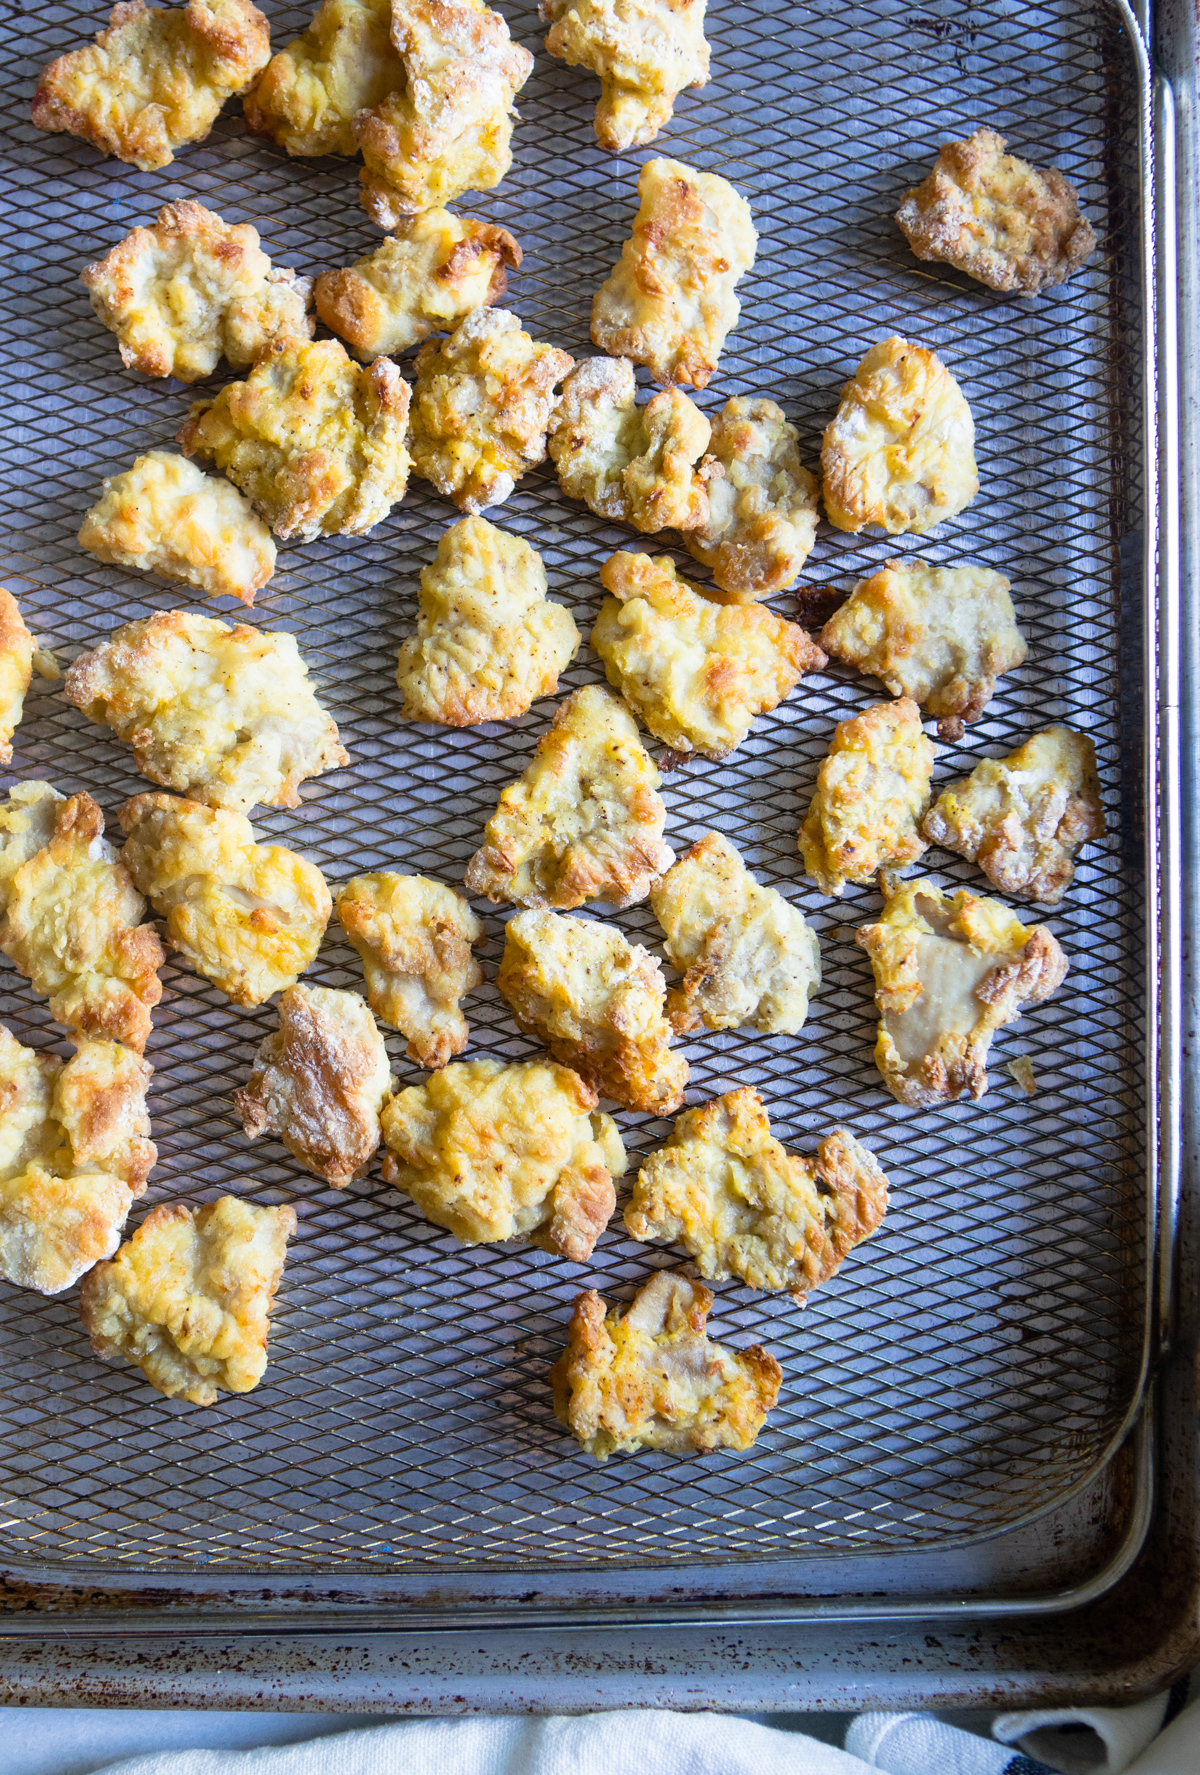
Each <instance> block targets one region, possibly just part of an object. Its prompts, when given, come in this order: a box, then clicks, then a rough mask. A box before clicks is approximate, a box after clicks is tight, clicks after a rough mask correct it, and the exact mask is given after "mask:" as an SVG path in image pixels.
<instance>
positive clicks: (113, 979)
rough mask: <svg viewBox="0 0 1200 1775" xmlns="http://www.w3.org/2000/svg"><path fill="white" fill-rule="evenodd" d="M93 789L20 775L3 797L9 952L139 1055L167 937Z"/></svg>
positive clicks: (2, 875)
mask: <svg viewBox="0 0 1200 1775" xmlns="http://www.w3.org/2000/svg"><path fill="white" fill-rule="evenodd" d="M145 910H146V903H145V901H144V900H143V899H142V897H141V895H140V894H138V893H137V892H136V891H135V889H134V885H133V882H132V880H131V879H130V874H129V871H128V869H126V868H125V866H124V865H123V864H122V863H121V862H119V861H118V859H117V853H116V851H115V850H114V848H113V846H112V845H111V844H109V842H108V841H107V839H106V838H105V837H104V815H103V814H102V813H101V812H100V809H99V808H98V807H97V806H96V803H95V802H94V801H93V800H92V798H91V796H90V795H72V796H71V798H70V800H67V799H66V798H65V797H63V796H62V795H60V794H59V793H58V791H57V790H56V789H53V788H51V786H50V784H49V783H39V782H32V783H17V784H16V785H15V786H14V787H13V788H12V789H11V790H10V791H9V796H8V800H7V802H5V803H3V804H2V805H0V912H2V913H3V918H2V919H0V950H3V952H4V954H5V955H7V956H8V957H9V959H10V961H12V962H13V963H15V965H16V968H17V971H18V972H19V973H21V974H24V976H25V978H26V979H27V980H31V981H32V982H33V987H34V991H35V992H40V993H42V994H44V995H45V997H47V998H48V999H49V1000H50V1011H51V1015H52V1016H54V1017H55V1018H56V1019H57V1020H58V1022H59V1023H61V1024H63V1025H64V1026H65V1027H66V1028H67V1029H69V1030H71V1031H72V1032H73V1033H74V1034H75V1035H77V1036H80V1037H104V1038H106V1039H109V1040H111V1041H115V1042H123V1043H124V1044H125V1046H126V1047H128V1048H132V1049H133V1050H134V1051H135V1053H138V1054H140V1053H141V1052H142V1050H143V1048H144V1047H145V1046H146V1037H147V1036H148V1035H149V1033H150V1012H151V1009H152V1008H153V1006H155V1005H156V1004H157V1003H158V1001H159V999H160V998H161V997H162V983H161V981H160V980H159V978H158V970H159V968H161V967H162V965H163V960H164V957H163V949H162V944H161V943H160V942H159V940H158V935H157V933H156V931H155V929H154V926H153V925H149V924H140V923H139V922H138V921H139V920H140V919H141V916H142V914H143V912H144V911H145Z"/></svg>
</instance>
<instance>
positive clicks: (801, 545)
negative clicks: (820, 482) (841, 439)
mask: <svg viewBox="0 0 1200 1775" xmlns="http://www.w3.org/2000/svg"><path fill="white" fill-rule="evenodd" d="M798 435H799V434H798V432H797V431H796V428H795V426H794V425H789V424H788V422H787V419H786V418H785V417H784V413H783V409H782V408H781V407H777V406H776V404H775V402H774V401H766V400H748V399H746V398H745V397H743V396H739V397H738V398H736V399H734V400H732V401H726V403H725V405H724V406H723V407H722V408H721V411H720V412H719V413H718V414H717V416H716V418H715V419H714V420H713V424H712V437H711V439H710V440H709V445H708V448H709V452H710V454H711V456H712V458H713V461H714V463H715V464H716V465H717V466H718V467H719V468H720V469H721V471H722V472H721V474H720V475H714V476H713V477H712V478H711V479H710V480H709V482H708V500H709V514H708V518H707V520H705V521H703V522H702V523H700V524H698V525H695V526H691V525H688V524H681V525H680V526H679V528H680V529H681V530H683V532H684V538H683V540H684V542H685V543H686V544H687V549H688V553H689V554H691V555H694V556H695V558H696V560H697V561H703V562H704V563H705V565H706V566H708V567H711V568H712V571H713V578H714V579H715V580H716V582H717V585H718V587H719V588H720V591H721V592H722V593H724V596H725V600H726V601H728V602H729V603H732V604H749V603H752V602H754V600H756V599H758V598H769V597H770V596H771V594H772V593H773V592H779V591H782V590H783V589H784V587H785V586H790V585H793V584H794V583H795V581H796V576H797V575H798V573H799V572H800V569H801V568H802V567H803V565H804V563H805V561H807V559H808V557H809V555H810V554H811V552H812V546H813V542H814V541H815V539H816V534H817V482H816V477H815V476H813V475H810V474H809V472H808V470H807V469H806V468H805V467H804V466H803V465H802V463H801V461H800V455H799V452H798V450H797V448H796V439H797V437H798Z"/></svg>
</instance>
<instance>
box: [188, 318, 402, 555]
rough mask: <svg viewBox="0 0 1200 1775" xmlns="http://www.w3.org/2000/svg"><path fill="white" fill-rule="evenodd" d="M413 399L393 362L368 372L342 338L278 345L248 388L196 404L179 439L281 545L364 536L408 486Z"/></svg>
mask: <svg viewBox="0 0 1200 1775" xmlns="http://www.w3.org/2000/svg"><path fill="white" fill-rule="evenodd" d="M410 393H411V391H410V389H409V386H408V383H407V382H406V381H405V380H404V378H403V376H401V374H400V372H399V370H398V369H397V368H396V366H395V364H394V363H393V362H392V361H391V359H390V358H386V357H380V358H376V360H375V362H374V363H373V364H372V365H371V367H370V368H369V369H366V370H362V369H360V368H359V367H358V365H357V364H355V363H353V362H352V361H351V359H350V358H349V356H348V355H347V353H346V348H345V346H344V345H343V344H342V343H341V341H340V340H339V339H319V340H309V341H307V342H303V341H295V340H290V339H288V340H276V342H275V343H274V344H273V345H271V346H269V347H268V349H267V351H266V352H265V354H264V355H263V356H262V357H261V358H260V359H259V361H258V362H257V363H256V364H255V366H254V368H253V369H252V370H251V372H250V374H249V376H248V377H247V378H246V380H245V382H230V383H227V384H226V386H225V387H224V388H223V389H222V390H221V392H220V394H219V395H218V396H217V397H216V399H215V400H212V401H197V402H196V404H195V405H194V406H193V408H192V411H191V417H190V418H189V419H188V420H187V421H186V423H185V424H184V425H183V426H181V427H180V430H179V435H178V439H177V442H178V444H179V447H180V449H181V450H182V451H183V453H184V455H185V456H199V457H201V458H202V459H203V460H205V461H208V462H215V463H216V465H217V467H218V468H219V469H220V470H221V471H222V473H223V474H227V475H228V476H229V479H230V480H231V481H232V482H233V483H234V485H235V486H237V487H240V488H241V489H242V492H243V493H245V494H247V495H248V497H249V498H250V500H251V501H252V502H253V504H254V507H255V509H256V510H257V511H258V512H259V513H260V514H261V515H262V516H263V517H264V518H265V519H266V520H267V522H268V524H270V526H271V528H272V530H273V531H274V532H275V534H276V536H278V537H281V538H282V539H283V540H284V541H286V540H287V539H288V537H291V536H297V537H299V538H300V539H301V541H304V542H311V541H312V539H313V537H314V536H362V535H364V534H365V533H366V532H367V531H368V530H371V529H373V528H374V526H375V525H376V524H378V523H379V522H380V520H381V519H383V518H386V517H387V515H388V513H389V512H390V511H391V509H392V507H393V505H395V504H396V502H397V501H398V500H400V499H403V497H404V490H405V488H406V487H407V486H408V470H409V466H410V459H409V454H408V449H407V447H406V439H407V435H408V406H409V396H410Z"/></svg>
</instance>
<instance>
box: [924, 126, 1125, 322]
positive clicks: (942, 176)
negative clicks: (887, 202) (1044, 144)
mask: <svg viewBox="0 0 1200 1775" xmlns="http://www.w3.org/2000/svg"><path fill="white" fill-rule="evenodd" d="M1004 147H1005V142H1004V137H1003V136H1001V135H997V133H996V131H995V130H994V129H986V128H984V129H977V130H976V131H975V133H974V135H970V136H968V137H967V139H966V140H965V141H963V142H947V143H945V144H944V146H943V147H942V148H941V149H940V150H939V153H938V157H937V159H936V160H935V161H934V163H933V171H932V172H931V173H930V174H929V175H928V177H927V178H926V179H924V180H923V181H922V183H921V184H920V185H918V186H917V187H916V189H915V190H913V191H906V192H905V194H904V201H903V203H902V204H901V205H900V208H899V209H898V210H897V211H896V220H897V222H898V223H899V224H900V227H901V230H902V231H903V233H904V235H905V237H906V238H907V240H908V244H909V246H910V247H911V248H912V250H913V252H914V253H915V254H916V256H917V258H918V259H940V260H942V261H944V263H946V264H947V265H954V266H956V267H957V268H958V270H959V271H965V272H966V273H967V274H968V276H970V277H975V278H978V280H979V282H980V283H984V284H987V285H988V286H989V287H990V288H991V289H993V290H1015V291H1016V292H1017V293H1018V294H1019V295H1022V296H1036V295H1037V293H1038V291H1039V290H1043V289H1049V288H1050V287H1051V286H1052V285H1054V284H1060V283H1063V282H1065V280H1066V279H1067V278H1068V277H1070V275H1071V273H1072V272H1073V271H1078V270H1079V268H1080V266H1081V265H1082V264H1083V262H1084V260H1085V259H1087V258H1089V257H1090V255H1091V254H1092V253H1093V252H1094V251H1095V249H1096V236H1095V234H1094V233H1093V231H1092V227H1091V224H1090V223H1089V222H1088V221H1087V220H1086V219H1085V218H1084V216H1083V215H1082V214H1081V213H1080V209H1079V200H1078V198H1077V197H1076V195H1075V189H1074V187H1073V186H1072V185H1068V183H1067V181H1066V180H1065V179H1064V178H1063V176H1062V174H1061V173H1060V172H1059V171H1058V169H1057V168H1056V167H1052V166H1051V167H1047V168H1046V170H1045V171H1044V172H1040V171H1039V170H1038V168H1037V167H1034V166H1030V164H1029V162H1028V161H1027V160H1018V159H1017V157H1016V155H1015V154H1006V153H1005V152H1004Z"/></svg>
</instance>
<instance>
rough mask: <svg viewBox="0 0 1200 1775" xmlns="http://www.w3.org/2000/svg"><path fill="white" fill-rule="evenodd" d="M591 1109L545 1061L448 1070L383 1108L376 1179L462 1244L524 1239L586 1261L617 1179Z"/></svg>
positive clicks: (604, 1122) (618, 1161) (614, 1154)
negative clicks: (383, 1148) (383, 1145)
mask: <svg viewBox="0 0 1200 1775" xmlns="http://www.w3.org/2000/svg"><path fill="white" fill-rule="evenodd" d="M597 1101H598V1100H597V1097H596V1093H595V1091H593V1090H592V1088H591V1086H590V1085H587V1084H585V1083H584V1081H583V1080H582V1079H581V1078H580V1077H579V1074H578V1073H575V1072H572V1071H570V1070H569V1068H567V1067H565V1066H558V1065H555V1064H554V1063H553V1062H551V1061H548V1060H526V1061H523V1062H521V1063H520V1064H517V1065H511V1066H505V1065H504V1064H503V1063H502V1062H501V1061H499V1060H466V1061H462V1060H459V1061H455V1062H454V1063H453V1064H452V1065H450V1066H447V1067H446V1068H445V1069H444V1071H442V1072H436V1073H434V1074H433V1076H432V1077H431V1078H430V1079H429V1081H428V1083H427V1084H424V1085H412V1086H410V1087H409V1089H408V1090H407V1091H398V1092H397V1093H396V1095H395V1096H394V1097H393V1098H391V1099H390V1101H389V1102H388V1103H387V1104H385V1106H384V1111H383V1138H384V1140H385V1141H386V1142H387V1146H388V1156H387V1157H385V1159H384V1161H383V1174H384V1177H385V1178H386V1179H387V1181H388V1182H389V1183H394V1184H395V1185H396V1188H397V1189H398V1190H400V1191H401V1193H402V1194H404V1195H406V1196H409V1197H410V1198H411V1199H412V1200H413V1201H414V1202H415V1203H416V1205H417V1207H418V1208H419V1209H420V1210H421V1212H422V1214H424V1215H425V1217H426V1219H427V1220H432V1221H433V1222H434V1224H435V1225H436V1226H443V1227H446V1228H448V1230H449V1231H450V1232H452V1233H453V1234H454V1236H455V1238H456V1239H458V1240H459V1241H460V1242H461V1243H462V1244H464V1245H490V1244H494V1243H495V1242H497V1241H499V1240H505V1239H515V1238H521V1237H523V1238H525V1239H527V1240H528V1241H529V1242H530V1243H531V1244H534V1245H540V1246H542V1247H543V1249H544V1250H546V1251H553V1252H556V1253H557V1254H558V1255H559V1256H560V1257H566V1258H569V1259H570V1261H571V1262H572V1263H585V1262H586V1261H587V1259H588V1258H589V1257H590V1256H591V1254H592V1248H593V1247H594V1245H595V1243H596V1240H597V1239H598V1238H599V1237H600V1234H601V1233H602V1232H603V1231H604V1228H605V1227H606V1226H607V1225H608V1222H609V1220H610V1219H611V1217H612V1213H613V1210H614V1208H615V1207H616V1203H617V1197H616V1191H615V1190H614V1188H613V1178H614V1177H621V1176H623V1175H624V1171H625V1148H624V1147H623V1146H622V1144H621V1137H620V1135H619V1134H618V1133H617V1125H616V1123H615V1122H614V1121H613V1120H612V1117H611V1116H606V1115H602V1114H600V1113H599V1112H597V1110H596V1103H597Z"/></svg>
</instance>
